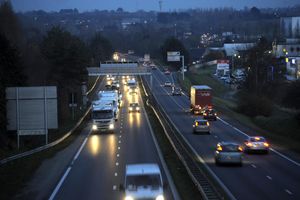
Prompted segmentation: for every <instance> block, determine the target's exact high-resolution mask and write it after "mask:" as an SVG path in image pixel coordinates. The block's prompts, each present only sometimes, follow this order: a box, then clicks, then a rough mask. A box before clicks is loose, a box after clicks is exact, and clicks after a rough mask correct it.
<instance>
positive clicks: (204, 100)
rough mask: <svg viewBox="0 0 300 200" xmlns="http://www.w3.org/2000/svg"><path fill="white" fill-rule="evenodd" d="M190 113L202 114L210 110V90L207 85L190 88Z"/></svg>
mask: <svg viewBox="0 0 300 200" xmlns="http://www.w3.org/2000/svg"><path fill="white" fill-rule="evenodd" d="M190 99H191V112H192V113H194V114H203V112H204V111H205V110H207V109H212V89H211V88H210V87H209V86H207V85H193V86H192V87H191V96H190Z"/></svg>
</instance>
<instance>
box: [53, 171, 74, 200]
mask: <svg viewBox="0 0 300 200" xmlns="http://www.w3.org/2000/svg"><path fill="white" fill-rule="evenodd" d="M71 169H72V167H68V169H67V171H66V172H65V173H64V175H63V177H62V178H61V179H60V181H59V183H58V184H57V186H56V187H55V189H54V191H53V192H52V194H51V196H50V197H49V200H53V199H54V198H55V196H56V194H57V192H58V191H59V189H60V187H61V185H62V184H63V182H64V181H65V179H66V178H67V176H68V174H69V173H70V171H71Z"/></svg>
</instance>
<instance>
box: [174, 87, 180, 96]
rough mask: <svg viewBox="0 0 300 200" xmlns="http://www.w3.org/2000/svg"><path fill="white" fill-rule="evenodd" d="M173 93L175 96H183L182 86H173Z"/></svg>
mask: <svg viewBox="0 0 300 200" xmlns="http://www.w3.org/2000/svg"><path fill="white" fill-rule="evenodd" d="M172 95H173V96H175V95H179V96H181V95H182V91H181V88H179V87H173V88H172Z"/></svg>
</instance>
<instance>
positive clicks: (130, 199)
mask: <svg viewBox="0 0 300 200" xmlns="http://www.w3.org/2000/svg"><path fill="white" fill-rule="evenodd" d="M124 200H134V198H132V197H131V196H127V197H125V199H124Z"/></svg>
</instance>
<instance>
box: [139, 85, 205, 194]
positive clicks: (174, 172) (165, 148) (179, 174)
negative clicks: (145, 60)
mask: <svg viewBox="0 0 300 200" xmlns="http://www.w3.org/2000/svg"><path fill="white" fill-rule="evenodd" d="M140 88H142V87H141V85H140ZM140 91H141V95H142V99H143V102H144V105H146V96H145V94H144V91H143V90H140ZM145 110H146V112H147V116H148V118H149V121H150V123H151V126H152V129H153V130H155V131H154V134H155V137H156V140H157V142H158V144H159V147H160V150H161V152H162V154H163V157H164V160H165V161H166V164H167V166H168V169H169V171H170V174H171V176H172V178H173V181H174V183H175V186H176V188H177V191H178V193H179V195H180V197H181V198H182V199H183V200H185V199H186V200H190V199H201V195H200V193H199V191H198V189H197V187H196V185H195V184H194V183H193V181H192V180H191V178H190V177H189V174H188V172H187V171H186V169H185V167H184V165H183V164H182V162H181V161H180V159H179V158H178V156H177V154H176V152H175V151H174V149H173V147H172V145H171V144H170V142H169V140H168V138H167V136H166V135H165V133H164V131H163V128H162V126H161V124H160V122H159V120H158V119H157V117H156V115H155V114H154V112H153V110H152V109H151V108H150V107H149V106H145Z"/></svg>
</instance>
